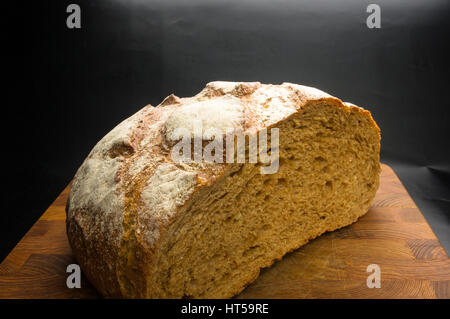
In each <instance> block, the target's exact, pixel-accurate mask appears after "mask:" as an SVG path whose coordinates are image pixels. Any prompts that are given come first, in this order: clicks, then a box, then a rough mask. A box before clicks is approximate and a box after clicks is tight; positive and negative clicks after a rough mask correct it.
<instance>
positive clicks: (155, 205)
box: [136, 164, 197, 247]
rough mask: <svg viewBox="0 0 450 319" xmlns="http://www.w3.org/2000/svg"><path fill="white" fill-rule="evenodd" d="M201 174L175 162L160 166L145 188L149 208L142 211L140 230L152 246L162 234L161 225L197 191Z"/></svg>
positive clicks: (139, 223) (144, 197)
mask: <svg viewBox="0 0 450 319" xmlns="http://www.w3.org/2000/svg"><path fill="white" fill-rule="evenodd" d="M196 178H197V174H196V173H193V172H186V171H184V170H181V169H179V168H177V167H176V166H174V165H172V164H161V165H159V166H158V167H157V168H156V170H155V172H154V174H153V176H152V177H151V178H150V179H149V180H148V181H147V183H146V186H145V187H144V189H143V190H142V193H141V200H142V202H143V204H144V205H143V207H145V210H141V212H140V214H138V222H137V229H136V233H137V234H138V235H141V234H142V235H143V237H142V238H143V239H144V240H145V242H146V243H147V245H148V246H149V247H152V246H153V244H154V242H155V241H156V240H157V239H158V237H159V227H160V226H161V225H164V224H166V223H167V222H168V221H169V219H170V218H171V217H172V215H174V214H175V213H176V208H177V207H178V206H181V205H183V204H184V202H185V201H186V199H187V198H189V196H190V195H191V194H192V192H193V191H194V187H195V185H196Z"/></svg>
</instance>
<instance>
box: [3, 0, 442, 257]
mask: <svg viewBox="0 0 450 319" xmlns="http://www.w3.org/2000/svg"><path fill="white" fill-rule="evenodd" d="M72 2H75V0H72V1H63V0H54V1H48V0H46V1H33V2H32V4H31V3H29V4H18V2H16V4H14V5H11V4H9V5H6V6H3V7H2V9H1V10H2V19H1V24H2V33H3V34H2V42H3V43H4V44H6V45H5V46H4V48H3V49H2V51H1V54H2V62H3V63H2V77H3V79H4V82H3V84H2V91H3V94H2V102H3V103H2V113H3V115H4V117H3V121H2V124H3V125H2V126H1V127H2V142H3V147H2V159H3V160H4V164H3V165H2V167H1V168H2V169H1V174H2V182H3V186H4V189H3V192H2V193H1V194H2V195H1V196H2V200H1V205H2V207H1V213H0V223H1V224H0V231H1V232H0V260H2V259H3V257H5V256H6V254H7V253H8V252H9V251H10V250H11V249H12V248H13V246H14V245H15V244H16V243H17V242H18V240H19V239H20V238H21V237H22V236H23V235H24V233H25V232H26V231H27V230H28V229H29V227H31V225H32V224H33V223H34V221H35V220H37V218H38V217H39V216H40V215H41V214H42V213H43V211H44V210H45V209H46V208H47V207H48V205H49V204H50V203H51V202H52V201H53V199H54V198H55V197H56V196H57V195H58V194H59V192H60V191H61V190H62V189H63V188H64V187H65V186H66V185H67V184H68V183H69V181H70V180H71V178H72V177H73V175H74V173H75V171H76V169H77V168H78V167H79V165H80V164H81V163H82V161H83V159H84V158H85V157H86V155H87V154H88V152H89V151H90V149H91V148H92V147H93V146H94V144H95V143H96V142H97V141H98V140H99V139H100V138H101V137H102V136H103V135H105V134H106V133H107V132H108V131H109V130H110V129H111V128H112V127H113V126H115V125H116V124H117V123H119V122H120V121H122V120H123V119H125V118H126V117H128V116H130V115H131V114H133V113H134V112H136V111H137V110H139V109H140V108H141V107H143V106H144V105H146V104H148V103H151V104H153V105H156V104H158V103H159V102H160V101H161V100H162V99H163V98H164V97H165V96H167V95H169V94H170V93H172V92H173V93H175V94H177V95H178V96H191V95H194V94H196V93H197V92H199V90H201V89H202V88H203V87H204V85H205V83H207V82H209V81H212V80H230V81H260V82H264V83H274V84H278V83H281V82H294V83H300V84H305V85H309V86H314V87H318V88H320V89H322V90H324V91H326V92H328V93H330V94H332V95H335V96H337V97H340V98H341V99H343V100H345V101H350V102H353V103H355V104H357V105H360V106H363V107H365V108H367V109H369V110H370V111H371V112H372V113H373V116H374V118H375V120H376V121H377V122H378V124H379V126H380V128H381V131H382V161H384V162H386V163H389V164H391V166H393V168H394V169H395V171H396V172H397V173H398V174H399V176H400V178H401V179H402V181H403V182H404V184H405V185H406V187H407V189H408V190H409V191H410V193H411V194H412V195H413V198H414V200H415V201H416V203H417V204H418V205H419V207H420V208H421V210H422V212H423V213H424V215H425V216H426V218H427V220H428V221H429V222H430V224H431V225H432V228H433V230H434V231H435V233H436V234H437V235H438V237H439V238H440V240H441V242H442V244H444V246H446V248H447V251H449V250H450V143H449V134H448V131H449V129H448V125H449V123H450V117H449V113H450V111H449V106H450V105H449V104H450V103H449V99H448V98H447V95H448V93H447V92H448V91H449V80H448V78H449V76H450V72H449V71H450V63H449V58H448V55H449V54H448V51H447V50H446V44H447V42H448V40H449V30H450V28H449V26H450V1H448V0H422V1H412V0H402V1H400V0H394V1H393V0H386V1H379V0H377V1H375V0H371V1H357V0H353V1H351V0H347V1H331V0H329V1H324V0H319V1H318V0H308V1H300V0H298V1H295V0H278V1H276V0H271V1H269V0H265V1H256V0H255V1H248V0H247V1H246V0H231V1H230V0H227V1H226V0H223V1H213V0H204V1H198V0H194V1H192V0H191V1H181V0H177V1H174V0H160V1H130V0H128V1H125V0H123V1H113V0H110V1H102V0H95V1H81V0H76V2H75V3H77V4H79V5H80V7H81V14H82V21H81V24H82V28H81V29H68V28H67V27H66V17H67V15H68V14H67V13H66V7H67V5H68V4H69V3H72ZM371 2H375V3H377V4H379V5H380V6H381V29H368V28H367V27H366V22H365V21H366V18H367V16H368V15H369V14H368V13H366V7H367V5H368V4H369V3H371Z"/></svg>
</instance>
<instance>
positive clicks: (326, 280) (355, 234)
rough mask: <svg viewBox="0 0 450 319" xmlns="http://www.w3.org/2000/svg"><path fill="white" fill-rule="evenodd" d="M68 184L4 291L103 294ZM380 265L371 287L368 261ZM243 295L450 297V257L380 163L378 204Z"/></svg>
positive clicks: (33, 233)
mask: <svg viewBox="0 0 450 319" xmlns="http://www.w3.org/2000/svg"><path fill="white" fill-rule="evenodd" d="M68 193H69V187H67V188H66V189H65V190H64V191H63V192H62V193H61V194H60V195H59V196H58V198H57V199H56V200H55V202H54V203H53V204H52V205H51V206H50V207H49V208H48V209H47V211H46V212H45V213H44V214H43V215H42V216H41V218H40V219H39V220H38V221H37V222H36V223H35V224H34V226H33V227H32V228H31V229H30V230H29V231H28V233H27V234H26V235H25V236H24V237H23V238H22V240H21V241H20V242H19V243H18V244H17V246H16V247H15V248H14V249H13V250H12V251H11V253H10V254H9V255H8V256H7V257H6V259H5V260H4V261H3V262H2V264H1V265H0V298H98V297H99V295H98V293H97V292H96V291H95V289H94V288H93V287H92V286H91V285H90V284H89V283H88V282H87V281H86V280H85V279H83V280H82V288H81V289H69V288H67V286H66V278H67V276H68V274H67V273H66V267H67V265H69V264H72V263H76V261H75V259H74V257H73V256H72V253H71V250H70V247H69V243H68V241H67V237H66V228H65V212H64V206H65V203H66V199H67V196H68ZM370 264H377V265H379V267H380V270H381V287H380V288H368V286H367V284H366V281H367V277H368V276H369V275H370V274H371V273H368V272H366V270H367V266H368V265H370ZM238 298H450V259H449V258H448V256H447V254H446V252H445V251H444V249H443V248H442V246H441V245H440V243H439V241H438V239H437V238H436V236H435V235H434V233H433V232H432V230H431V228H430V226H429V225H428V224H427V222H426V221H425V219H424V217H423V216H422V213H421V212H420V211H419V209H418V208H417V206H416V205H415V204H414V202H413V200H412V199H411V197H410V196H409V195H408V193H407V191H406V189H405V188H404V186H403V185H402V184H401V182H400V180H399V179H398V177H397V176H396V175H395V173H394V171H393V170H392V169H391V168H390V167H389V166H387V165H382V173H381V185H380V189H379V190H378V193H377V195H376V198H375V200H374V202H373V205H372V208H371V209H370V210H369V212H368V213H367V214H366V215H365V216H363V217H362V218H361V219H360V220H358V221H357V222H356V223H355V224H353V225H350V226H347V227H345V228H343V229H341V230H338V231H334V232H331V233H327V234H324V235H322V236H320V237H319V238H317V239H315V240H313V241H312V242H310V243H309V244H307V245H306V246H304V247H302V248H300V249H298V250H296V251H294V252H292V253H290V254H288V255H287V256H285V257H284V258H283V259H282V260H281V261H279V262H277V263H276V264H274V265H273V266H272V267H270V268H268V269H264V270H263V271H261V275H260V276H259V278H258V279H257V280H256V281H255V282H254V283H252V284H251V285H250V286H248V287H247V288H246V289H245V290H244V291H243V292H242V293H241V294H240V295H239V296H238Z"/></svg>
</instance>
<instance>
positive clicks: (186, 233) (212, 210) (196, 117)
mask: <svg viewBox="0 0 450 319" xmlns="http://www.w3.org/2000/svg"><path fill="white" fill-rule="evenodd" d="M198 127H200V129H199V128H198ZM274 129H277V130H274ZM237 132H239V134H243V135H244V141H245V142H244V143H243V144H241V148H239V146H238V133H237ZM262 132H266V134H267V135H266V137H267V139H266V148H265V151H266V153H265V155H264V153H257V154H258V156H257V157H258V159H257V161H256V162H255V161H254V158H253V160H252V156H251V155H249V154H252V153H251V152H250V151H251V146H250V140H251V139H252V137H254V136H257V137H258V134H260V133H262ZM275 132H276V134H275ZM220 134H223V136H222V137H221V140H220V139H216V137H218V136H220ZM245 135H247V137H245ZM229 136H232V139H229V140H228V137H229ZM185 138H186V139H187V140H189V139H188V138H191V140H192V141H195V140H196V139H197V140H198V139H199V138H200V139H201V143H200V146H201V149H200V156H197V158H195V155H196V154H197V155H198V149H197V151H196V149H195V148H196V146H193V148H192V149H193V152H192V154H191V153H189V152H187V155H186V154H184V155H183V156H184V157H182V159H184V160H179V159H180V158H177V157H176V156H175V157H174V154H175V153H176V154H178V155H180V154H181V153H180V152H179V148H178V149H177V151H176V152H174V148H175V147H179V145H180V144H179V143H180V142H181V141H184V139H185ZM260 139H261V138H260ZM225 140H227V141H230V143H222V144H221V143H218V144H215V146H220V147H221V148H222V147H223V153H221V151H222V149H220V150H219V149H218V148H213V152H210V154H211V155H214V156H215V158H216V159H221V158H222V159H223V158H226V159H227V160H226V161H225V160H224V161H220V160H217V161H207V160H205V158H202V157H201V154H202V152H204V153H203V154H206V153H207V151H208V145H209V143H212V141H216V142H217V141H218V142H220V141H225ZM261 141H262V142H261ZM261 141H260V144H259V146H258V147H259V150H264V143H263V140H262V139H261ZM232 145H234V148H233V147H232ZM242 145H244V146H245V147H244V151H246V153H245V154H246V155H245V158H241V160H238V159H237V154H238V151H239V150H241V151H242ZM197 146H198V145H197ZM228 147H230V148H231V149H232V151H230V155H231V156H230V158H228V157H226V155H225V154H227V156H228V150H229V148H228ZM189 150H191V145H189ZM209 150H211V148H210V149H209ZM219 151H220V152H219ZM379 151H380V131H379V128H378V126H377V125H376V123H375V122H374V120H373V119H372V117H371V114H370V112H368V111H366V110H364V109H362V108H360V107H357V106H355V105H353V104H350V103H345V102H342V101H341V100H339V99H337V98H335V97H332V96H330V95H328V94H326V93H324V92H322V91H320V90H317V89H315V88H311V87H306V86H301V85H296V84H291V83H283V84H281V85H267V84H261V83H259V82H248V83H246V82H240V83H235V82H211V83H209V84H207V85H206V87H205V88H204V89H203V90H202V91H201V92H200V93H198V94H197V95H195V96H193V97H188V98H179V97H177V96H175V95H170V96H168V97H167V98H166V99H164V101H163V102H162V103H161V104H160V105H158V106H156V107H153V106H151V105H148V106H146V107H144V108H143V109H141V110H140V111H139V112H137V113H136V114H134V115H133V116H131V117H130V118H128V119H126V120H125V121H123V122H122V123H120V124H119V125H118V126H116V127H115V128H114V129H113V130H112V131H111V132H109V133H108V134H107V135H106V136H105V137H104V138H103V139H102V140H100V141H99V142H98V144H97V145H96V146H95V147H94V149H93V150H92V151H91V153H90V154H89V156H88V157H87V158H86V160H85V161H84V163H83V164H82V166H81V167H80V168H79V170H78V171H77V173H76V175H75V178H74V180H73V184H72V188H71V191H70V197H69V199H68V202H67V206H66V212H67V235H68V239H69V242H70V245H71V247H72V250H73V253H74V255H75V257H76V259H77V262H78V263H79V265H80V266H81V268H82V270H83V272H84V274H85V275H86V276H87V278H88V279H89V281H90V282H91V283H92V284H93V285H94V286H95V287H96V288H97V290H98V291H99V292H100V293H101V294H102V295H104V296H105V297H113V298H120V297H124V298H228V297H232V296H234V295H236V294H237V293H239V292H240V291H242V290H243V289H244V288H245V286H246V285H248V284H249V283H251V282H252V281H253V280H255V279H256V278H257V277H258V274H259V272H260V269H261V268H263V267H269V266H270V265H272V264H273V263H274V262H275V261H276V260H279V259H281V258H282V257H283V256H284V255H285V254H286V253H288V252H290V251H292V250H295V249H297V248H299V247H300V246H302V245H304V244H306V243H307V242H308V241H310V240H312V239H313V238H315V237H317V236H319V235H321V234H323V233H324V232H327V231H333V230H336V229H338V228H341V227H344V226H346V225H349V224H351V223H353V222H355V221H356V220H357V219H358V218H359V217H360V216H362V215H363V214H365V213H366V212H367V210H368V209H369V207H370V205H371V201H372V199H373V198H374V196H375V193H376V191H377V188H378V184H379V173H380V164H379ZM258 152H259V151H258ZM189 154H190V155H189ZM217 155H218V156H217ZM235 155H236V158H235ZM263 155H264V156H263ZM273 155H276V156H273ZM268 158H271V159H272V161H271V162H269V161H268ZM189 159H191V161H189ZM199 159H200V160H199ZM228 159H229V160H228ZM242 159H244V160H242ZM269 168H270V169H269ZM264 169H266V171H264Z"/></svg>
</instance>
